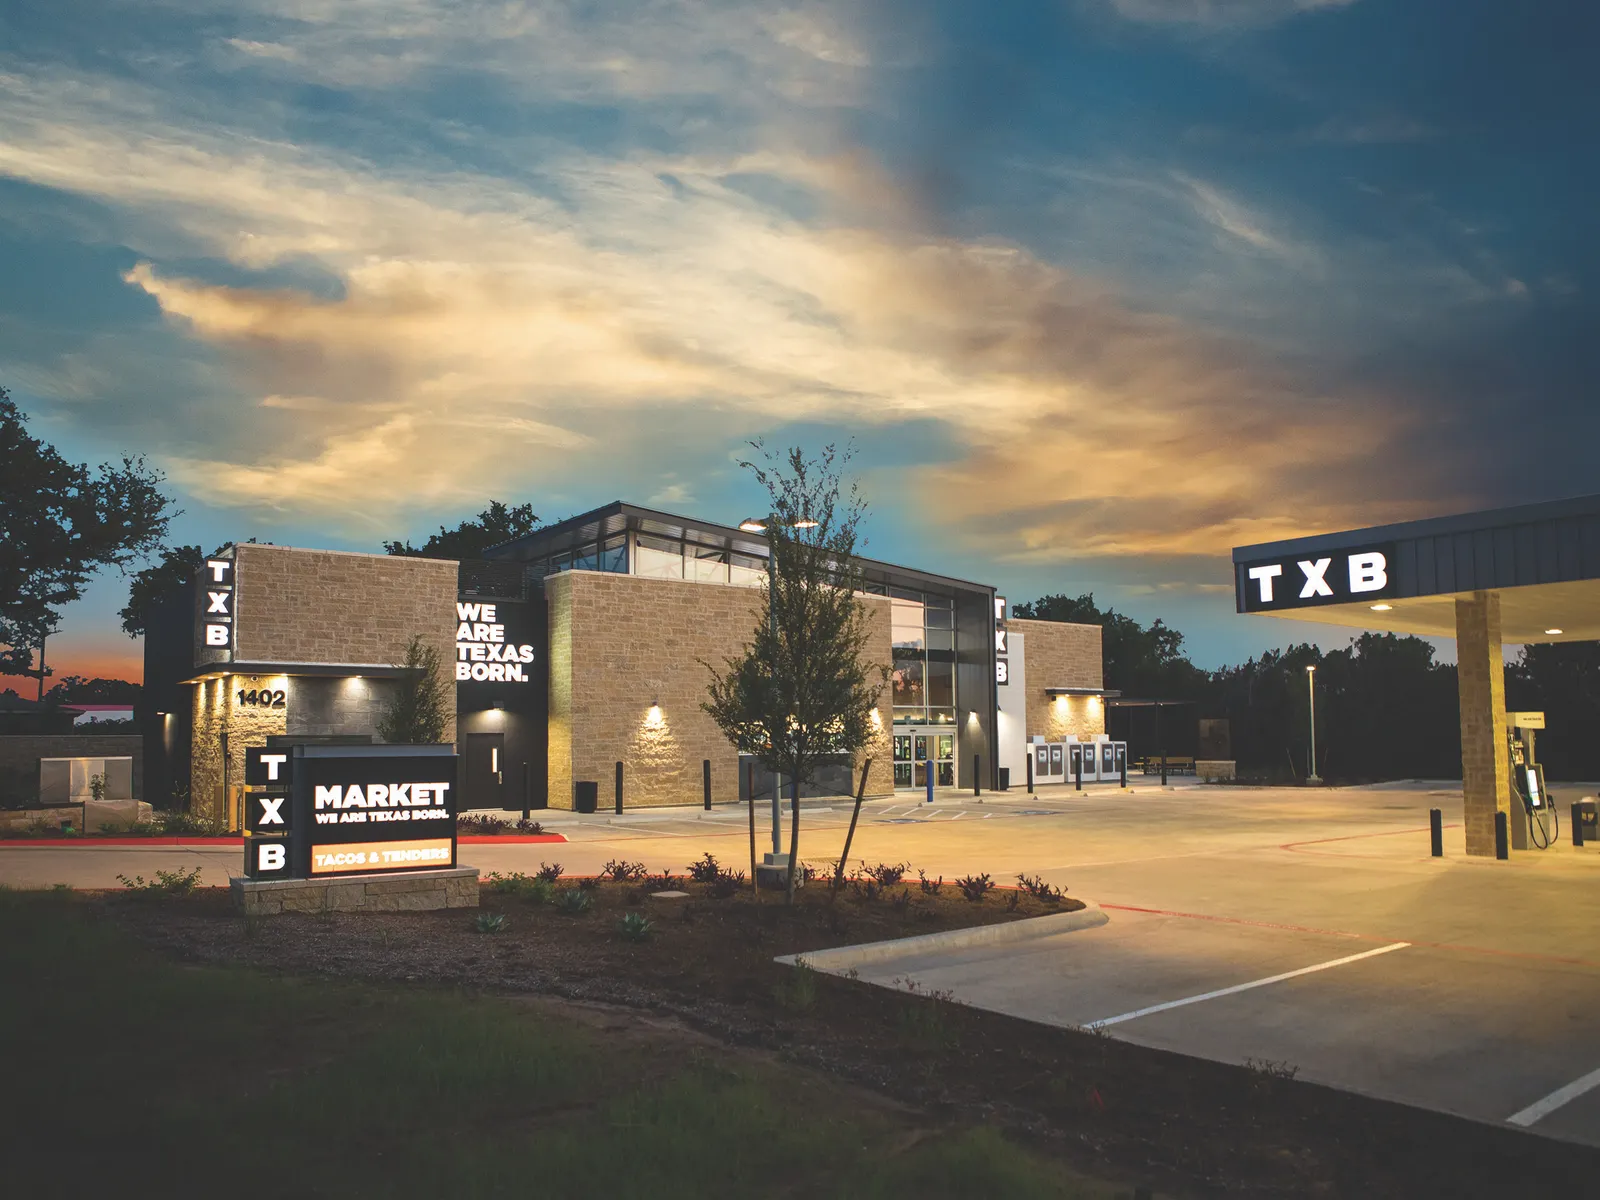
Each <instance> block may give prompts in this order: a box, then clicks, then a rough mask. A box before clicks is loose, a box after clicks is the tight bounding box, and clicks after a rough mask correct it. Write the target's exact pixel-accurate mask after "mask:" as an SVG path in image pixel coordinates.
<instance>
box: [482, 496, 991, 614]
mask: <svg viewBox="0 0 1600 1200" xmlns="http://www.w3.org/2000/svg"><path fill="white" fill-rule="evenodd" d="M612 516H621V517H623V518H625V519H637V520H640V521H658V522H661V523H662V524H666V525H679V526H683V527H685V528H692V529H699V530H704V531H705V532H707V533H712V534H716V535H719V536H722V537H726V538H728V539H729V540H730V541H731V540H733V539H739V540H742V541H764V540H765V535H764V534H759V533H747V532H746V531H744V530H742V529H739V528H737V527H735V526H732V525H724V524H722V523H721V522H720V521H702V520H700V519H699V518H698V517H686V516H683V515H681V514H679V513H669V512H663V511H662V510H660V509H656V508H645V507H643V506H642V505H638V504H630V503H628V502H627V501H625V500H613V501H611V503H609V504H602V505H601V506H600V507H599V508H592V509H590V510H589V511H588V512H583V513H578V514H577V515H576V516H571V517H567V518H566V519H565V520H562V521H557V522H556V523H555V524H554V525H546V526H545V527H544V528H543V529H537V530H535V531H534V532H532V533H529V534H524V535H523V536H522V537H520V538H513V539H512V540H510V541H507V542H500V543H498V544H496V545H493V546H489V547H487V548H486V549H485V550H484V551H483V553H484V555H485V557H487V558H490V560H491V561H493V559H494V557H495V556H498V555H500V554H502V553H504V552H506V551H509V550H511V549H512V548H514V547H517V546H522V545H526V544H527V543H529V542H533V541H536V540H538V539H541V538H557V537H560V536H561V535H563V534H566V533H570V532H571V531H573V530H574V529H579V528H582V527H583V526H584V525H590V524H595V523H597V522H599V521H601V520H603V519H604V518H606V517H612ZM856 562H858V563H860V564H861V566H862V567H864V568H867V569H869V570H870V569H877V570H879V571H884V572H893V573H895V574H898V575H903V576H906V577H907V578H908V581H916V580H925V581H928V582H931V583H935V584H938V585H942V586H955V587H959V588H962V589H965V590H970V591H982V592H993V591H994V590H995V588H994V585H993V584H988V583H979V582H978V581H977V580H974V579H959V578H957V577H955V576H953V575H940V574H938V573H936V572H933V571H924V570H922V569H921V568H920V567H907V566H902V565H901V564H899V563H891V562H885V561H883V560H882V559H876V558H867V557H866V556H865V555H860V554H858V555H856Z"/></svg>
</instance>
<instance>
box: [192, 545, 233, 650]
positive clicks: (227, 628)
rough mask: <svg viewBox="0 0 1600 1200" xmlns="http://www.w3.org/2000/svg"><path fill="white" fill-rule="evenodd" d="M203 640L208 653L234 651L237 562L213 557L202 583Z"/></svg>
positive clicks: (206, 567) (204, 573) (201, 613)
mask: <svg viewBox="0 0 1600 1200" xmlns="http://www.w3.org/2000/svg"><path fill="white" fill-rule="evenodd" d="M200 615H201V622H200V640H201V642H202V644H203V645H204V646H205V647H206V649H208V650H231V649H233V640H234V639H233V560H232V559H229V558H209V559H207V560H206V566H205V571H204V572H203V573H202V575H201V580H200Z"/></svg>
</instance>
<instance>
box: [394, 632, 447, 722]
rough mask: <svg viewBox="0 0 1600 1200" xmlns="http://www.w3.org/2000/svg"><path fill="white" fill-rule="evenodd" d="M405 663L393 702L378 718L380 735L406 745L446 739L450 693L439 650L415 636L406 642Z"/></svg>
mask: <svg viewBox="0 0 1600 1200" xmlns="http://www.w3.org/2000/svg"><path fill="white" fill-rule="evenodd" d="M405 665H406V667H407V671H406V674H405V676H404V677H403V678H402V679H401V681H400V686H399V688H398V689H397V690H396V691H395V696H394V700H393V702H392V703H391V704H390V705H389V706H388V707H387V708H386V709H385V710H384V712H383V715H382V716H380V717H379V718H378V736H379V737H381V738H382V739H383V740H384V741H386V742H394V743H399V744H405V745H431V744H433V743H435V742H440V741H443V740H444V727H445V721H446V719H447V714H448V712H449V703H450V692H449V685H447V684H446V683H445V678H444V664H443V663H442V662H441V661H440V660H439V652H438V651H437V650H435V649H434V648H433V647H432V646H430V645H429V644H428V643H427V642H425V641H423V640H422V638H421V636H420V635H418V636H415V637H413V638H412V639H411V641H410V642H408V643H407V644H406V662H405Z"/></svg>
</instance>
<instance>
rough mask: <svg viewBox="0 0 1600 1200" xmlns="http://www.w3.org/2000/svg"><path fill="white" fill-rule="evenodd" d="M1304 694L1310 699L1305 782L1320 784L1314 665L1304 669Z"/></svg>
mask: <svg viewBox="0 0 1600 1200" xmlns="http://www.w3.org/2000/svg"><path fill="white" fill-rule="evenodd" d="M1306 694H1307V696H1309V697H1310V699H1311V772H1310V773H1309V774H1308V775H1307V776H1306V782H1307V783H1321V782H1322V776H1320V775H1318V774H1317V667H1316V664H1315V663H1313V664H1311V665H1310V666H1308V667H1306Z"/></svg>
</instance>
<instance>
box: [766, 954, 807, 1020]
mask: <svg viewBox="0 0 1600 1200" xmlns="http://www.w3.org/2000/svg"><path fill="white" fill-rule="evenodd" d="M772 998H773V999H774V1000H776V1001H777V1002H778V1007H779V1008H787V1009H789V1010H790V1011H792V1012H805V1011H807V1010H808V1009H811V1008H814V1007H815V1006H816V1003H817V973H816V971H815V970H813V969H812V967H811V965H810V964H809V963H807V962H806V960H805V959H803V958H802V959H800V960H798V961H797V962H796V963H795V964H794V971H793V972H792V973H791V974H790V975H789V977H788V978H787V979H784V980H780V981H779V982H778V983H777V984H775V985H774V986H773V989H772Z"/></svg>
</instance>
